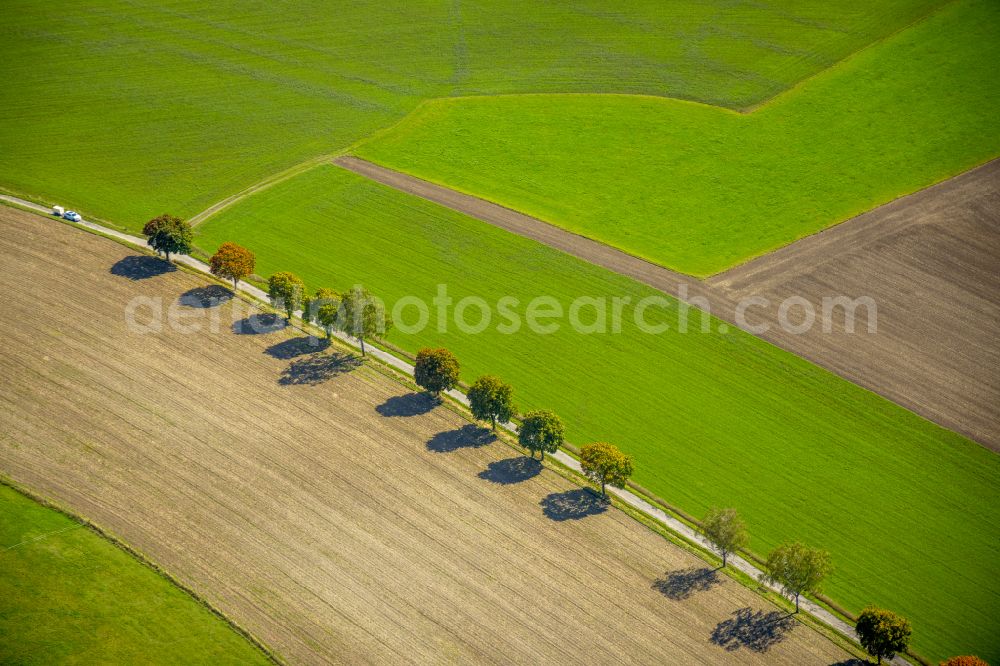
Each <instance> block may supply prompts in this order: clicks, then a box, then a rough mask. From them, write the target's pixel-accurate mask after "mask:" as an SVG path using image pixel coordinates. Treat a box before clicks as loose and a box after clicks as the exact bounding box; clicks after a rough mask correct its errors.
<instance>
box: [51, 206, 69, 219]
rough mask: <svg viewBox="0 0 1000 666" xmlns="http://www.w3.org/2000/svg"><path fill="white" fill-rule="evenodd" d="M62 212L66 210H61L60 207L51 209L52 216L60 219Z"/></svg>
mask: <svg viewBox="0 0 1000 666" xmlns="http://www.w3.org/2000/svg"><path fill="white" fill-rule="evenodd" d="M64 212H66V209H65V208H63V207H62V206H53V207H52V214H53V215H55V216H56V217H62V216H63V213H64Z"/></svg>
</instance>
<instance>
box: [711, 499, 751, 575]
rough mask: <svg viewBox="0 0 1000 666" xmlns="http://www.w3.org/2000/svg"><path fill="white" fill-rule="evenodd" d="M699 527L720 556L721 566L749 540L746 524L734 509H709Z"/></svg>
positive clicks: (723, 566)
mask: <svg viewBox="0 0 1000 666" xmlns="http://www.w3.org/2000/svg"><path fill="white" fill-rule="evenodd" d="M701 528H702V531H704V532H705V538H706V539H708V542H709V543H710V544H712V547H713V548H714V549H715V550H717V551H719V555H721V556H722V568H725V567H726V562H727V560H728V558H729V555H730V554H731V553H735V552H736V551H738V550H739V549H740V548H743V547H745V546H746V545H747V543H748V542H749V540H750V537H749V536H748V535H747V526H746V525H745V524H744V523H743V520H742V519H741V518H740V515H739V514H738V513H736V509H716V508H712V509H709V511H708V514H707V515H706V516H705V520H703V521H702V523H701Z"/></svg>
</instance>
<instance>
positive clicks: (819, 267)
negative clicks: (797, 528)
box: [334, 156, 1000, 451]
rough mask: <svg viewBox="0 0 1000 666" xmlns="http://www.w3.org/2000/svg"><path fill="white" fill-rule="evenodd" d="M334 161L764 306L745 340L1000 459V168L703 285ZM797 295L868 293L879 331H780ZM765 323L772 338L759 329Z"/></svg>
mask: <svg viewBox="0 0 1000 666" xmlns="http://www.w3.org/2000/svg"><path fill="white" fill-rule="evenodd" d="M334 163H335V164H336V165H338V166H340V167H342V168H344V169H348V170H350V171H352V172H354V173H356V174H359V175H361V176H364V177H366V178H369V179H371V180H374V181H376V182H379V183H382V184H383V185H386V186H388V187H392V188H395V189H397V190H400V191H403V192H406V193H408V194H412V195H414V196H418V197H421V198H423V199H427V200H429V201H432V202H434V203H437V204H440V205H442V206H446V207H448V208H451V209H453V210H456V211H458V212H460V213H463V214H465V215H469V216H471V217H474V218H476V219H478V220H481V221H483V222H486V223H488V224H491V225H493V226H496V227H499V228H502V229H505V230H507V231H509V232H511V233H515V234H518V235H520V236H524V237H526V238H530V239H532V240H535V241H538V242H540V243H544V244H545V245H548V246H550V247H553V248H555V249H557V250H560V251H562V252H565V253H567V254H570V255H573V256H575V257H577V258H579V259H582V260H584V261H587V262H589V263H592V264H595V265H598V266H601V267H603V268H606V269H608V270H611V271H614V272H616V273H619V274H621V275H625V276H627V277H630V278H632V279H634V280H637V281H639V282H642V283H644V284H646V285H649V286H651V287H653V288H654V289H657V290H659V291H662V292H664V293H666V294H668V295H670V296H674V297H677V298H680V299H681V300H683V301H685V302H688V303H691V304H692V305H695V306H697V307H700V308H701V309H706V306H707V309H709V310H710V311H711V313H712V314H713V315H714V316H716V317H719V318H720V319H723V320H724V321H726V322H728V323H730V324H732V325H736V316H735V313H736V308H737V305H738V304H739V303H740V302H741V301H744V299H748V298H752V297H758V298H761V297H762V298H766V299H768V301H769V302H770V303H769V305H768V306H766V307H765V308H763V309H761V308H756V307H755V308H750V309H746V310H745V314H746V318H745V322H743V323H745V324H747V325H749V326H746V325H744V326H742V328H744V330H747V331H748V332H751V333H752V334H754V335H757V337H760V338H762V339H764V340H767V341H768V342H771V343H772V344H775V345H777V346H779V347H781V348H783V349H785V350H787V351H790V352H792V353H794V354H797V355H799V356H801V357H803V358H805V359H807V360H809V361H811V362H813V363H815V364H817V365H819V366H821V367H824V368H826V369H827V370H830V371H832V372H834V373H836V374H837V375H839V376H841V377H843V378H845V379H847V380H849V381H851V382H853V383H855V384H858V385H859V386H862V387H864V388H867V389H869V390H871V391H874V392H876V393H878V394H880V395H882V396H883V397H885V398H888V399H889V400H892V401H893V402H895V403H897V404H899V405H902V406H903V407H906V408H907V409H909V410H911V411H913V412H916V413H917V414H920V415H921V416H923V417H924V418H927V419H929V420H931V421H934V422H936V423H938V424H940V425H942V426H944V427H946V428H949V429H951V430H955V431H957V432H959V433H961V434H963V435H965V436H967V437H970V438H971V439H974V440H976V441H978V442H979V443H981V444H983V445H984V446H987V447H988V448H991V449H993V450H996V451H1000V412H997V410H996V409H995V405H996V404H998V403H1000V342H998V338H997V336H996V335H995V333H994V332H995V330H996V328H997V326H998V325H1000V259H998V258H997V257H1000V160H994V161H992V162H989V163H987V164H985V165H983V166H980V167H977V168H975V169H972V170H971V171H968V172H966V173H964V174H961V175H959V176H956V177H954V178H951V179H949V180H946V181H943V182H941V183H938V184H937V185H934V186H931V187H929V188H927V189H924V190H921V191H919V192H916V193H914V194H910V195H907V196H904V197H901V198H899V199H896V200H895V201H893V202H891V203H888V204H885V205H883V206H880V207H879V208H876V209H874V210H872V211H869V212H867V213H864V214H862V215H859V216H857V217H855V218H852V219H851V220H848V221H846V222H843V223H841V224H839V225H836V226H834V227H831V228H828V229H826V230H825V231H822V232H820V233H817V234H814V235H812V236H809V237H806V238H803V239H801V240H799V241H796V242H795V243H792V244H791V245H788V246H786V247H784V248H782V249H780V250H777V251H775V252H773V253H771V254H768V255H765V256H762V257H759V258H757V259H754V260H752V261H750V262H748V263H746V264H743V265H741V266H738V267H736V268H733V269H730V270H729V271H726V272H724V273H721V274H718V275H715V276H713V277H711V278H708V279H707V280H698V279H696V278H693V277H690V276H688V275H684V274H681V273H677V272H675V271H672V270H669V269H667V268H664V267H662V266H659V265H657V264H654V263H651V262H649V261H646V260H644V259H641V258H639V257H635V256H633V255H630V254H628V253H626V252H623V251H621V250H619V249H617V248H614V247H612V246H610V245H606V244H604V243H602V242H599V241H595V240H592V239H590V238H586V237H584V236H581V235H578V234H575V233H573V232H570V231H567V230H565V229H562V228H560V227H557V226H555V225H553V224H549V223H548V222H545V221H543V220H540V219H537V218H534V217H531V216H529V215H525V214H523V213H519V212H517V211H514V210H512V209H509V208H506V207H504V206H501V205H498V204H495V203H492V202H490V201H486V200H484V199H480V198H478V197H475V196H472V195H469V194H465V193H462V192H459V191H456V190H453V189H451V188H448V187H444V186H442V185H438V184H435V183H431V182H428V181H426V180H422V179H420V178H417V177H415V176H411V175H409V174H405V173H402V172H399V171H395V170H393V169H389V168H386V167H383V166H380V165H378V164H374V163H372V162H368V161H366V160H363V159H360V158H357V157H353V156H341V157H338V158H336V159H335V160H334ZM949 257H955V261H949ZM890 267H891V271H890V270H889V269H890ZM931 283H933V287H930V286H929V285H930V284H931ZM925 287H926V288H925ZM792 296H801V297H804V298H806V300H808V301H809V302H810V303H813V304H815V307H816V309H817V311H818V310H819V306H820V303H821V301H822V299H823V298H824V297H827V296H829V297H837V296H846V297H848V298H850V299H855V298H859V297H863V296H870V297H872V298H873V299H874V300H875V302H876V304H877V308H878V309H877V317H878V330H877V332H876V333H868V332H867V328H866V323H867V319H864V318H859V319H858V321H857V323H856V332H855V333H853V334H852V333H848V332H846V331H845V330H844V328H843V318H842V317H841V319H840V320H839V321H834V327H833V330H832V331H831V332H830V333H825V332H823V331H822V330H821V327H820V326H815V327H813V328H812V329H811V330H810V331H808V332H807V333H805V334H795V333H791V332H788V331H785V330H783V329H781V328H780V327H779V326H777V322H778V307H779V304H780V303H781V302H782V301H784V300H785V299H787V298H789V297H792ZM862 314H866V313H864V312H862ZM835 318H836V316H835ZM796 321H797V320H796ZM762 324H766V325H768V326H769V327H770V328H769V330H768V331H766V332H761V331H759V330H753V329H755V328H758V327H760V326H761V325H762ZM838 327H839V328H838Z"/></svg>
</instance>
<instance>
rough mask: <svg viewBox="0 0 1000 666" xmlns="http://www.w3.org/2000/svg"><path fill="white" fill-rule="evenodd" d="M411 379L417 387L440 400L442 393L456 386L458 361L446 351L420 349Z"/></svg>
mask: <svg viewBox="0 0 1000 666" xmlns="http://www.w3.org/2000/svg"><path fill="white" fill-rule="evenodd" d="M413 378H414V380H416V382H417V386H419V387H420V388H422V389H425V390H426V391H428V392H429V393H430V394H431V395H432V396H434V398H435V399H438V400H440V399H441V393H442V391H450V390H451V389H453V388H455V387H456V386H458V379H459V366H458V359H457V358H455V355H454V354H452V353H451V352H450V351H448V350H447V349H429V348H424V349H421V350H420V351H419V352H417V361H416V363H415V364H414V365H413Z"/></svg>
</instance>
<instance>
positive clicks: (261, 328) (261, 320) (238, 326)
mask: <svg viewBox="0 0 1000 666" xmlns="http://www.w3.org/2000/svg"><path fill="white" fill-rule="evenodd" d="M285 326H286V322H285V320H284V319H282V318H281V317H279V316H278V315H275V314H263V313H260V314H252V315H250V316H249V317H244V318H243V319H240V320H239V321H234V322H233V333H235V334H236V335H263V334H265V333H274V332H275V331H280V330H281V329H283V328H285Z"/></svg>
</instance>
